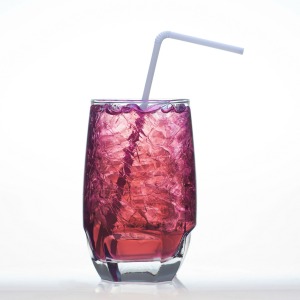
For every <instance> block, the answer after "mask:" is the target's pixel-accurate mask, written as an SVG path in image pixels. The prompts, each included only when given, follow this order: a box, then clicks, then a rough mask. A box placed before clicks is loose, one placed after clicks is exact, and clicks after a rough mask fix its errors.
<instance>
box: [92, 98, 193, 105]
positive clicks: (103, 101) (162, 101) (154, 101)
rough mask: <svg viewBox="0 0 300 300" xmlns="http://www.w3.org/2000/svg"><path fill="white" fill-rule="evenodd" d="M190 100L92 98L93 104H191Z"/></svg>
mask: <svg viewBox="0 0 300 300" xmlns="http://www.w3.org/2000/svg"><path fill="white" fill-rule="evenodd" d="M189 102H190V100H189V99H185V98H182V99H180V98H178V99H175V98H174V99H170V98H166V99H149V100H142V99H113V98H112V99H91V104H110V103H120V104H123V103H126V104H130V103H133V104H134V103H138V104H142V103H148V104H176V103H186V104H189Z"/></svg>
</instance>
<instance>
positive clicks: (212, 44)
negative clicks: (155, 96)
mask: <svg viewBox="0 0 300 300" xmlns="http://www.w3.org/2000/svg"><path fill="white" fill-rule="evenodd" d="M166 38H171V39H175V40H180V41H184V42H188V43H193V44H198V45H202V46H206V47H210V48H215V49H219V50H224V51H229V52H233V53H237V54H243V53H244V48H241V47H236V46H232V45H227V44H223V43H219V42H214V41H210V40H205V39H201V38H197V37H193V36H189V35H185V34H180V33H176V32H172V31H163V32H161V33H160V34H159V35H158V36H157V37H156V39H155V42H154V47H153V52H152V56H151V61H150V65H149V69H148V74H147V79H146V83H145V87H144V93H143V97H142V99H143V100H145V103H144V105H143V106H145V107H146V106H147V100H148V99H149V94H150V89H151V86H152V81H153V76H154V72H155V68H156V63H157V59H158V54H159V50H160V46H161V44H162V42H163V40H164V39H166Z"/></svg>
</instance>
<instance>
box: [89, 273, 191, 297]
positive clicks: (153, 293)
mask: <svg viewBox="0 0 300 300" xmlns="http://www.w3.org/2000/svg"><path fill="white" fill-rule="evenodd" d="M95 293H97V294H99V296H101V297H102V296H103V299H106V298H119V297H120V296H121V295H122V299H131V300H132V299H148V298H149V299H150V298H151V299H153V297H155V299H159V298H161V299H163V298H166V297H168V299H170V298H171V299H172V298H176V299H184V298H186V297H187V296H188V294H189V291H188V290H187V288H186V287H185V286H184V285H183V284H182V282H181V281H180V280H179V279H178V278H177V277H175V278H174V279H173V280H172V281H169V282H161V283H148V282H139V283H132V282H130V283H127V282H123V283H115V282H110V281H103V280H102V281H101V282H100V283H99V285H97V287H96V289H95Z"/></svg>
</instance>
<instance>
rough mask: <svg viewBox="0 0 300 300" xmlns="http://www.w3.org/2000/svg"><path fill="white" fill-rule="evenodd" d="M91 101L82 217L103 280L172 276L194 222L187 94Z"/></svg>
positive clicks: (191, 151)
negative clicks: (169, 98)
mask: <svg viewBox="0 0 300 300" xmlns="http://www.w3.org/2000/svg"><path fill="white" fill-rule="evenodd" d="M143 103H144V102H143V101H142V100H92V104H91V109H90V118H89V128H88V137H87V147H86V161H85V174H84V202H83V219H84V230H85V232H86V235H87V240H88V244H89V248H90V250H91V257H92V261H93V263H94V266H95V268H96V270H97V272H98V273H99V275H100V277H101V278H102V279H103V280H109V281H116V282H118V281H143V282H160V281H170V280H172V279H173V278H174V276H175V275H176V272H177V270H178V268H179V266H180V264H181V262H182V260H183V258H184V255H185V253H186V251H187V248H188V245H189V240H190V232H191V231H192V229H193V228H194V227H195V225H196V178H195V161H194V147H193V134H192V123H191V111H190V107H189V100H186V99H178V100H149V101H148V102H147V107H146V108H143V107H144V106H145V105H144V104H143Z"/></svg>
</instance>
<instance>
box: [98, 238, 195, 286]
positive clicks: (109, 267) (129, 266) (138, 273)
mask: <svg viewBox="0 0 300 300" xmlns="http://www.w3.org/2000/svg"><path fill="white" fill-rule="evenodd" d="M189 242H190V234H188V235H187V236H186V237H185V238H183V240H182V242H181V245H180V247H179V250H178V252H177V254H176V255H175V256H174V257H172V258H171V259H169V260H167V261H164V262H161V261H142V262H132V261H130V262H126V261H113V260H111V261H106V262H102V261H100V260H93V263H94V266H95V268H96V270H97V272H98V274H99V275H100V277H101V279H102V280H108V281H115V282H162V281H171V280H172V279H173V278H174V277H175V275H176V273H177V271H178V269H179V267H180V265H181V263H182V262H183V259H184V257H185V254H186V252H187V249H188V246H189Z"/></svg>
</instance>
